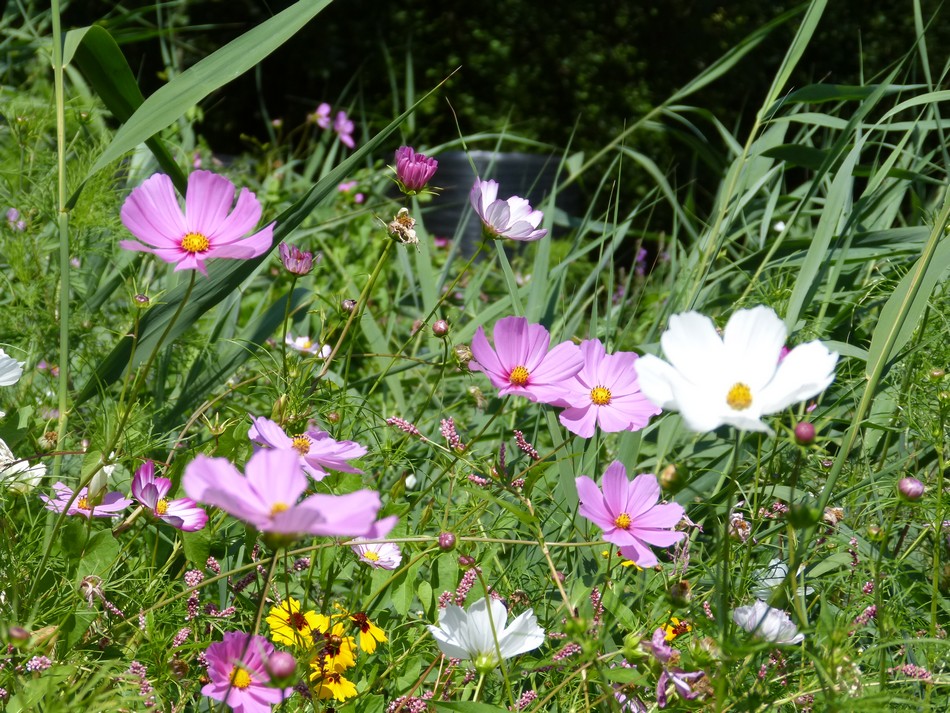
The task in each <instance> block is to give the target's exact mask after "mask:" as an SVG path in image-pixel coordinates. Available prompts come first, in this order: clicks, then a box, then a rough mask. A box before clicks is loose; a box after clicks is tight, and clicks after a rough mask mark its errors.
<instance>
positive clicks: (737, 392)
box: [726, 381, 752, 411]
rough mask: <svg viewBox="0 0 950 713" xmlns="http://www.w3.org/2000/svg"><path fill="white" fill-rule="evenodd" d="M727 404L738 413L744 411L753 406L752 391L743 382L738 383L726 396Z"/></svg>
mask: <svg viewBox="0 0 950 713" xmlns="http://www.w3.org/2000/svg"><path fill="white" fill-rule="evenodd" d="M726 403H727V404H729V406H730V408H734V409H735V410H736V411H744V410H745V409H747V408H749V407H750V406H751V405H752V389H750V388H749V387H748V386H747V385H746V384H743V383H742V382H741V381H740V382H737V383H736V384H734V385H733V387H732V388H731V389H729V393H728V394H726Z"/></svg>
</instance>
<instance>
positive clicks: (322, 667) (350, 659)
mask: <svg viewBox="0 0 950 713" xmlns="http://www.w3.org/2000/svg"><path fill="white" fill-rule="evenodd" d="M316 620H317V621H316V624H315V625H314V627H313V644H314V646H315V648H316V650H317V658H316V659H314V662H313V664H312V666H313V667H314V668H315V669H317V671H318V672H319V674H318V675H322V674H325V673H326V672H327V671H330V672H340V671H345V670H346V669H348V668H350V667H351V666H355V665H356V651H355V643H356V642H355V641H354V639H353V637H352V636H346V635H345V633H346V630H345V628H344V625H343V622H338V623H336V624H332V623H331V622H330V619H329V617H326V616H324V615H323V614H317V616H316Z"/></svg>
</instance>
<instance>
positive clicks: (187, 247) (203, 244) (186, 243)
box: [181, 233, 211, 253]
mask: <svg viewBox="0 0 950 713" xmlns="http://www.w3.org/2000/svg"><path fill="white" fill-rule="evenodd" d="M210 247H211V242H210V241H209V240H208V239H207V238H206V237H205V236H204V235H202V234H201V233H188V234H187V235H185V237H183V238H182V239H181V249H182V250H184V251H185V252H189V253H203V252H204V251H205V250H207V249H208V248H210Z"/></svg>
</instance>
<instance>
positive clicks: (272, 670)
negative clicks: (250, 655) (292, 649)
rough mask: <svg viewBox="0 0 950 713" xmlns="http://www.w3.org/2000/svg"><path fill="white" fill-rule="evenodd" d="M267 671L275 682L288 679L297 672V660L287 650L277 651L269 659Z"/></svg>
mask: <svg viewBox="0 0 950 713" xmlns="http://www.w3.org/2000/svg"><path fill="white" fill-rule="evenodd" d="M267 673H269V674H270V676H271V679H272V680H273V681H274V682H275V683H279V682H284V681H287V680H288V679H291V678H293V677H294V674H296V673H297V660H296V659H295V658H294V657H293V656H291V655H290V654H288V653H287V652H286V651H275V652H274V653H272V654H271V655H270V658H268V659H267Z"/></svg>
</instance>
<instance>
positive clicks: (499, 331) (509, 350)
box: [468, 317, 584, 404]
mask: <svg viewBox="0 0 950 713" xmlns="http://www.w3.org/2000/svg"><path fill="white" fill-rule="evenodd" d="M493 336H494V340H495V348H494V349H492V347H491V345H490V344H489V343H488V338H487V337H486V336H485V330H484V328H482V327H479V328H478V330H477V331H476V332H475V336H474V337H473V338H472V355H473V356H474V359H473V360H472V361H470V362H469V363H468V368H469V369H471V370H472V371H481V372H483V373H484V374H485V376H487V377H488V379H489V381H491V383H492V386H494V387H495V388H497V389H498V395H499V396H506V395H508V394H515V395H518V396H524V397H526V398H528V399H530V400H531V401H536V402H540V403H546V404H547V403H556V402H558V400H559V399H560V398H561V392H562V390H563V384H564V383H565V382H566V381H568V380H569V379H570V378H571V377H573V376H574V375H575V374H577V372H579V371H580V370H581V368H582V367H583V366H584V357H583V355H582V354H581V350H580V347H578V346H577V345H576V344H574V343H572V342H562V343H561V344H558V345H557V346H556V347H554V348H553V349H551V350H550V351H548V346H549V344H550V342H551V335H550V334H549V333H548V330H546V329H545V328H544V327H542V326H541V325H540V324H529V323H528V320H527V319H526V318H524V317H505V318H504V319H500V320H498V321H497V322H496V323H495V329H494V335H493Z"/></svg>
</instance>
